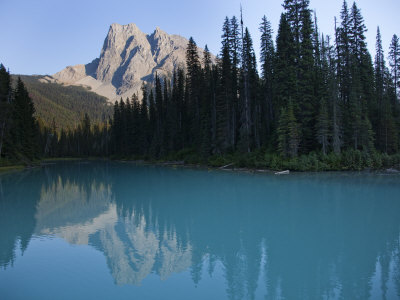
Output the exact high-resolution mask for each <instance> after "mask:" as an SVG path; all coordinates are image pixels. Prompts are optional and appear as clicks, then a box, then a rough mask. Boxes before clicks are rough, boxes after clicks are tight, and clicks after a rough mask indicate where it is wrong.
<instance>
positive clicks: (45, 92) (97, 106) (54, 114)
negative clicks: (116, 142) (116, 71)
mask: <svg viewBox="0 0 400 300" xmlns="http://www.w3.org/2000/svg"><path fill="white" fill-rule="evenodd" d="M20 77H21V79H22V81H23V82H24V83H25V86H26V87H27V89H28V92H29V95H30V96H31V98H32V100H33V102H34V104H35V109H36V116H38V117H39V118H40V119H42V120H43V121H44V122H45V124H47V125H51V124H52V122H53V119H54V120H55V123H56V126H57V127H58V129H61V128H68V127H69V128H74V127H76V125H77V124H79V122H80V121H81V119H82V117H83V115H84V114H85V113H88V115H89V117H90V119H91V120H92V121H94V122H99V121H103V120H105V119H107V118H108V116H110V114H111V112H112V107H111V106H110V105H109V104H108V103H107V99H106V98H105V97H102V96H99V95H98V94H96V93H93V92H91V91H88V90H87V89H85V88H83V87H80V86H63V85H60V84H57V83H52V82H48V80H47V79H46V76H26V75H20ZM13 78H14V82H15V81H16V80H15V79H16V78H17V75H14V76H13Z"/></svg>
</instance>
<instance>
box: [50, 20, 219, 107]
mask: <svg viewBox="0 0 400 300" xmlns="http://www.w3.org/2000/svg"><path fill="white" fill-rule="evenodd" d="M187 44H188V40H187V39H185V38H184V37H181V36H179V35H169V34H168V33H166V32H164V31H162V30H161V29H160V28H158V27H157V28H156V30H155V31H154V32H153V33H152V34H150V35H147V34H145V33H143V32H142V31H141V30H140V29H139V28H138V27H137V26H136V25H135V24H133V23H131V24H128V25H120V24H116V23H114V24H112V25H111V26H110V29H109V31H108V34H107V37H106V39H105V41H104V45H103V49H102V50H101V53H100V57H99V58H97V59H95V60H93V61H92V62H91V63H89V64H86V65H76V66H69V67H66V68H65V69H64V70H62V71H60V72H58V73H56V74H54V75H53V78H54V79H55V80H56V81H57V82H59V83H62V84H69V85H83V86H87V87H89V88H90V89H91V90H92V91H94V92H96V93H98V94H100V95H102V96H105V97H107V98H108V99H109V100H110V101H114V100H115V99H119V98H120V97H123V98H126V97H131V96H132V94H133V93H137V94H140V88H141V86H142V83H143V82H152V81H153V79H154V77H155V74H156V73H157V74H158V75H159V76H161V77H164V76H166V77H170V76H171V75H172V72H173V70H174V69H176V68H178V67H182V68H184V67H185V61H186V47H187ZM202 53H203V50H202V49H200V48H199V55H200V58H201V57H202ZM212 59H214V60H215V57H212Z"/></svg>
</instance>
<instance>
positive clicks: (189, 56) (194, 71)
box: [186, 37, 201, 146]
mask: <svg viewBox="0 0 400 300" xmlns="http://www.w3.org/2000/svg"><path fill="white" fill-rule="evenodd" d="M186 69H187V84H186V89H187V96H188V98H187V100H186V101H187V103H188V108H189V109H190V111H189V113H188V114H189V120H190V121H191V122H190V123H191V125H190V132H191V134H190V143H191V144H193V145H196V146H198V145H199V136H200V102H201V99H200V95H201V93H200V86H201V65H200V58H199V54H198V49H197V45H196V42H195V41H194V40H193V38H192V37H191V38H190V39H189V43H188V46H187V49H186Z"/></svg>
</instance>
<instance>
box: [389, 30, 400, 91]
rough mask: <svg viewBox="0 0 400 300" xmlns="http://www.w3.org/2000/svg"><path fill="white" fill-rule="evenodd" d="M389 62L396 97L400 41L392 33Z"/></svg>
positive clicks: (398, 84)
mask: <svg viewBox="0 0 400 300" xmlns="http://www.w3.org/2000/svg"><path fill="white" fill-rule="evenodd" d="M389 63H390V68H391V74H392V76H393V80H394V89H395V94H396V97H397V99H399V91H400V42H399V38H398V37H397V35H393V38H392V42H391V44H390V50H389Z"/></svg>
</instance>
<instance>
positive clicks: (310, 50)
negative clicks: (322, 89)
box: [298, 3, 317, 153]
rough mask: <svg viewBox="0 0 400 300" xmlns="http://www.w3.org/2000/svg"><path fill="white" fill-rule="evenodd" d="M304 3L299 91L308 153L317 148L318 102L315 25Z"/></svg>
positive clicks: (303, 144)
mask: <svg viewBox="0 0 400 300" xmlns="http://www.w3.org/2000/svg"><path fill="white" fill-rule="evenodd" d="M306 5H307V4H305V3H302V7H301V11H300V18H301V24H302V26H301V29H300V38H301V41H300V57H299V63H298V65H299V66H298V67H299V72H298V73H299V79H298V84H299V92H298V102H299V103H298V105H299V117H298V119H299V120H300V121H301V124H302V126H301V127H302V129H303V132H302V151H303V152H305V153H308V152H310V151H311V149H313V148H315V132H314V128H315V121H316V116H317V103H316V98H315V91H314V88H315V74H316V69H315V60H314V45H313V36H314V32H313V25H312V21H311V12H310V10H309V8H308V6H306Z"/></svg>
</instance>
